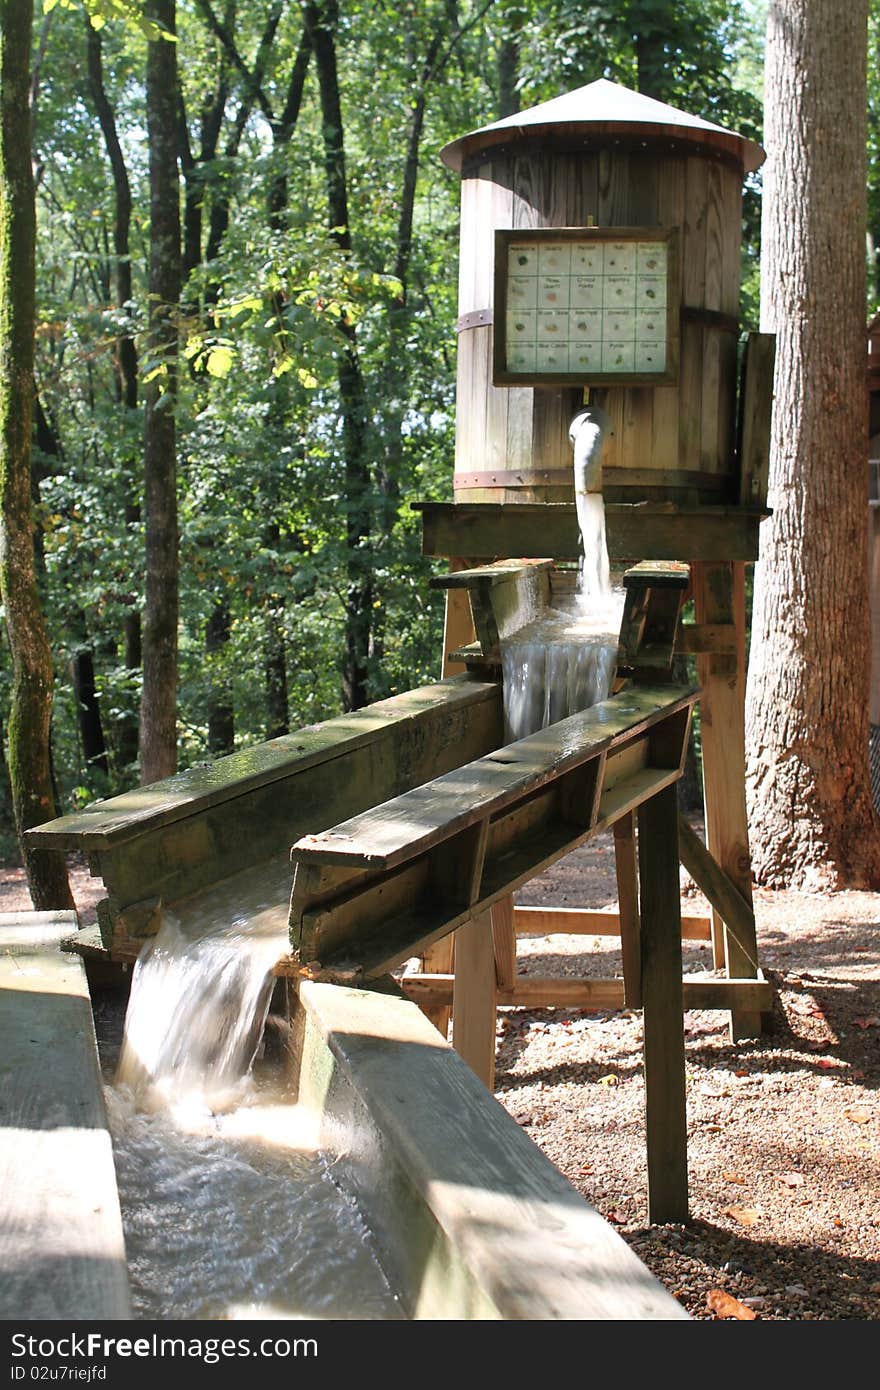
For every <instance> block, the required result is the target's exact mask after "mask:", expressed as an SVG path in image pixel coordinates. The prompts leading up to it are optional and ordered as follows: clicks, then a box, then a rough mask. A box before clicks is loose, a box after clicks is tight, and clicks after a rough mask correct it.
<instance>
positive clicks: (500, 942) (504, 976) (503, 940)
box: [490, 896, 516, 989]
mask: <svg viewBox="0 0 880 1390" xmlns="http://www.w3.org/2000/svg"><path fill="white" fill-rule="evenodd" d="M490 911H491V913H492V940H493V942H494V944H495V979H496V982H497V984H498V988H499V989H510V988H511V987H512V985H513V982H514V980H515V979H516V930H515V928H514V925H513V898H512V896H511V897H506V898H499V899H498V902H497V903H493V905H492V907H491V909H490Z"/></svg>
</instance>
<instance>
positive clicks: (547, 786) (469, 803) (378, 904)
mask: <svg viewBox="0 0 880 1390" xmlns="http://www.w3.org/2000/svg"><path fill="white" fill-rule="evenodd" d="M696 693H697V692H696V691H695V690H689V689H686V688H683V687H672V686H665V687H661V688H658V689H657V690H646V689H642V688H639V689H633V690H631V691H626V692H624V693H623V694H622V695H619V696H617V697H616V698H615V699H613V700H609V701H606V702H604V703H603V704H602V705H597V706H594V707H593V708H592V709H591V710H587V711H584V712H583V713H582V714H580V715H573V716H572V717H571V718H570V719H568V720H563V721H561V722H560V723H559V724H556V725H552V726H551V727H550V728H549V729H544V730H541V732H540V733H539V734H532V735H530V736H529V737H528V738H527V739H522V740H520V742H519V743H516V744H511V745H508V746H507V747H506V748H503V749H499V750H496V751H495V752H493V753H491V754H489V755H488V756H487V757H484V758H482V759H479V760H478V761H477V762H475V763H471V764H469V765H467V766H465V767H461V768H459V769H457V770H456V772H455V773H452V774H448V775H447V776H446V777H443V778H437V779H436V780H435V781H434V782H432V783H429V784H427V785H426V786H423V787H420V788H416V789H415V790H414V791H413V792H410V793H407V794H405V795H403V796H400V797H397V798H395V799H394V800H392V801H391V802H389V803H388V804H386V805H384V806H380V807H374V808H373V810H372V811H371V812H370V813H369V814H368V815H363V816H357V817H353V818H352V819H351V820H350V821H349V822H347V823H345V824H341V825H336V826H334V827H333V828H332V829H331V830H330V831H328V832H327V833H325V834H323V835H314V836H308V837H305V838H304V839H303V840H302V841H299V842H298V843H297V844H296V845H294V847H293V850H292V857H293V858H294V859H295V861H296V878H295V881H294V889H293V894H292V898H291V943H292V945H293V946H294V948H295V949H296V950H297V951H298V954H299V959H300V960H301V961H302V962H303V963H304V964H311V963H314V964H315V965H316V968H319V969H320V970H322V971H327V970H328V969H329V970H331V971H333V972H337V973H338V972H339V971H340V970H342V971H344V972H346V973H347V974H349V973H350V974H351V977H352V978H355V977H357V976H361V977H364V978H369V977H370V976H372V975H374V974H381V973H384V972H385V971H387V970H390V969H393V968H394V967H395V966H396V965H399V964H400V963H401V962H402V961H404V960H406V959H407V958H408V957H409V956H412V955H417V954H421V953H422V952H423V951H424V949H425V948H426V947H427V946H429V945H431V944H432V943H433V942H434V941H437V940H439V939H440V938H441V937H442V936H444V935H446V934H448V933H449V932H451V931H454V930H456V929H457V928H458V927H460V926H461V925H462V924H463V923H464V922H466V921H468V920H470V919H471V918H472V917H475V916H477V915H479V914H480V913H481V912H484V911H485V909H486V908H489V907H491V906H492V905H493V904H494V903H496V902H499V901H500V900H502V899H504V898H506V897H509V895H510V893H511V892H513V890H514V889H515V888H517V887H519V886H520V885H521V884H523V883H525V882H527V881H528V880H529V879H531V878H533V877H534V876H535V875H536V874H537V873H540V872H541V870H542V869H544V868H545V867H547V866H548V865H549V864H551V863H553V862H554V861H555V860H556V859H559V858H560V857H561V856H562V855H563V854H566V853H567V852H568V851H569V850H571V849H573V848H575V847H576V846H577V845H578V844H581V843H583V841H584V840H585V839H587V837H588V836H589V835H590V834H591V833H592V832H593V830H594V829H595V826H596V824H597V823H602V822H601V821H599V822H597V820H596V817H597V815H602V814H603V813H604V814H605V816H606V821H608V820H611V819H614V818H615V814H616V815H621V814H623V813H624V812H625V811H626V810H628V809H630V808H631V807H632V806H635V805H639V804H640V802H641V801H643V800H644V799H645V798H646V797H651V796H654V795H655V794H656V792H657V790H658V789H660V788H662V787H665V786H666V785H667V784H669V783H671V782H674V781H675V780H676V778H677V777H678V776H679V775H680V756H677V757H676V758H675V760H674V761H675V765H674V766H673V767H659V768H645V765H644V764H645V759H646V756H648V755H650V750H651V747H652V739H653V737H654V734H655V731H657V730H660V729H663V728H664V726H665V724H667V723H669V722H670V721H674V722H675V724H676V727H677V729H678V740H679V742H681V740H682V739H683V737H684V733H683V731H684V730H686V727H687V726H686V721H682V718H681V715H682V713H683V712H685V713H686V712H687V710H688V709H689V707H690V704H691V703H692V702H693V700H694V699H695V698H696ZM615 739H620V740H622V742H623V747H622V749H621V750H620V753H619V755H618V754H616V753H615V746H614V745H615ZM667 742H668V740H660V742H659V743H658V745H657V746H658V748H660V749H661V750H665V751H666V752H667V753H669V750H668V749H667V748H666V744H667ZM609 748H610V750H611V751H610V753H609V752H608V749H609ZM670 756H671V754H670ZM606 757H607V761H608V762H609V763H611V764H612V766H613V767H615V772H616V774H617V775H619V777H620V779H621V780H620V781H619V782H616V784H615V786H614V787H613V788H612V789H611V790H610V791H608V792H606V793H605V795H604V797H603V799H602V800H600V790H601V788H602V785H603V780H602V770H603V768H604V766H605V764H606ZM615 763H616V766H615ZM572 778H574V779H575V782H576V785H574V784H572V785H569V783H570V782H571V779H572ZM610 797H616V798H617V801H615V803H614V808H613V811H614V813H615V814H608V813H607V812H606V809H605V805H604V803H605V802H606V801H607V799H608V798H610ZM618 802H619V803H620V804H619V806H618ZM456 840H459V841H460V843H461V845H462V849H461V851H460V852H459V851H454V852H453V847H454V845H455V843H456ZM456 864H457V865H458V866H459V869H458V872H456Z"/></svg>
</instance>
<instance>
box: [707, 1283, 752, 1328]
mask: <svg viewBox="0 0 880 1390" xmlns="http://www.w3.org/2000/svg"><path fill="white" fill-rule="evenodd" d="M706 1303H707V1304H708V1306H709V1308H710V1309H711V1310H712V1312H713V1313H714V1314H715V1316H716V1318H736V1319H737V1321H739V1322H754V1321H755V1319H756V1318H757V1316H758V1314H757V1313H756V1312H755V1310H754V1309H753V1308H747V1307H746V1305H745V1304H744V1303H740V1301H739V1299H738V1298H734V1297H733V1294H730V1293H725V1292H724V1290H723V1289H710V1290H709V1292H708V1293H707V1294H706Z"/></svg>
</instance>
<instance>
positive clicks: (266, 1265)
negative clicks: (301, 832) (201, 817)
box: [107, 856, 402, 1319]
mask: <svg viewBox="0 0 880 1390" xmlns="http://www.w3.org/2000/svg"><path fill="white" fill-rule="evenodd" d="M289 884H290V864H289V861H288V859H287V856H284V858H283V859H282V860H279V861H278V862H277V863H276V864H274V865H270V866H269V867H268V869H267V866H266V865H265V864H263V865H260V866H259V869H257V870H248V871H247V872H245V873H243V874H239V875H236V876H235V877H234V878H231V879H228V880H226V881H225V882H224V883H222V884H220V885H218V887H217V888H215V889H213V890H212V891H211V892H209V893H206V894H204V895H202V896H201V897H199V898H198V899H194V900H193V901H192V902H191V903H189V904H183V905H182V906H181V907H179V908H178V910H177V912H176V914H174V915H172V914H166V915H165V918H164V920H163V924H162V927H161V929H160V931H159V933H158V935H157V936H155V937H154V938H153V939H152V940H151V941H150V942H149V943H148V945H147V946H146V947H145V948H144V951H143V952H142V954H141V957H140V959H139V960H138V963H137V965H136V967H135V972H134V977H133V981H132V990H131V998H130V1002H129V1007H128V1013H127V1016H126V1022H125V1034H124V1038H123V1041H122V1050H121V1055H120V1060H119V1066H118V1069H117V1073H116V1077H115V1081H114V1084H113V1085H112V1086H110V1087H108V1088H107V1108H108V1114H109V1117H110V1124H111V1130H112V1133H113V1144H114V1153H115V1159H116V1168H117V1177H118V1183H119V1190H120V1200H121V1204H122V1210H123V1220H124V1225H125V1238H126V1249H127V1254H128V1262H129V1274H130V1279H131V1285H132V1297H133V1302H134V1309H135V1315H136V1316H137V1317H142V1318H148V1319H164V1318H174V1319H201V1318H224V1319H228V1318H361V1319H363V1318H368V1319H375V1318H399V1317H401V1316H402V1313H401V1309H400V1305H399V1303H398V1301H397V1299H396V1298H395V1296H394V1295H393V1294H392V1292H391V1290H390V1288H389V1287H388V1285H387V1283H386V1281H385V1279H384V1276H383V1274H382V1272H381V1270H380V1268H379V1266H378V1263H377V1262H376V1260H375V1258H374V1255H373V1251H372V1248H371V1244H370V1239H369V1236H368V1233H367V1229H366V1226H365V1225H364V1223H363V1221H362V1219H361V1217H360V1215H359V1213H358V1211H357V1209H356V1208H355V1207H354V1205H353V1204H352V1202H351V1200H350V1198H347V1197H346V1196H344V1195H343V1194H342V1192H341V1191H339V1190H338V1188H337V1187H336V1186H335V1184H334V1183H333V1181H332V1178H331V1173H330V1170H329V1168H328V1166H327V1165H326V1163H325V1162H324V1160H323V1159H322V1158H321V1156H320V1154H319V1152H318V1148H317V1135H316V1133H315V1127H314V1122H313V1120H312V1117H311V1116H310V1115H309V1114H308V1113H307V1112H305V1111H304V1110H303V1109H301V1108H300V1107H298V1106H297V1105H295V1104H294V1103H292V1100H291V1097H290V1094H289V1089H288V1085H287V1083H286V1080H285V1076H284V1074H283V1067H282V1064H281V1060H280V1058H279V1059H277V1060H276V1062H274V1063H273V1062H272V1061H271V1060H270V1059H269V1058H264V1057H262V1056H260V1055H259V1054H260V1053H261V1051H262V1049H261V1046H260V1045H261V1039H262V1036H263V1030H264V1025H265V1022H266V1016H267V1013H268V1010H269V1005H270V1002H271V995H272V986H273V983H274V981H273V977H272V975H271V973H270V971H271V967H272V965H273V964H274V963H275V961H276V960H277V959H278V958H279V956H280V955H281V954H283V952H284V950H285V949H286V944H287V910H288V909H287V898H288V893H289Z"/></svg>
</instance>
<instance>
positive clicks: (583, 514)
mask: <svg viewBox="0 0 880 1390" xmlns="http://www.w3.org/2000/svg"><path fill="white" fill-rule="evenodd" d="M575 502H576V504H577V519H578V526H579V527H580V532H581V549H582V550H583V555H582V556H581V564H580V574H579V577H578V593H579V595H580V596H581V598H582V600H583V607H584V609H585V610H589V609H591V608H592V607H593V606H595V607H598V608H602V607H603V606H605V605H607V603H608V600H609V598H610V597H611V566H610V564H609V561H608V542H607V540H606V538H605V499H604V498H603V496H602V494H601V492H576V493H575Z"/></svg>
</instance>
